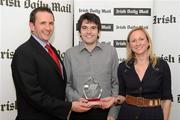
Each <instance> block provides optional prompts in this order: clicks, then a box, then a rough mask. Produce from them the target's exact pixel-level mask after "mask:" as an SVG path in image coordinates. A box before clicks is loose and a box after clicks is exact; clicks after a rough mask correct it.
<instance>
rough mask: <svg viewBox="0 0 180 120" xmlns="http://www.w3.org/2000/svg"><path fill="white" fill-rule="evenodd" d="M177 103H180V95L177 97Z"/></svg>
mask: <svg viewBox="0 0 180 120" xmlns="http://www.w3.org/2000/svg"><path fill="white" fill-rule="evenodd" d="M177 103H180V94H179V95H177Z"/></svg>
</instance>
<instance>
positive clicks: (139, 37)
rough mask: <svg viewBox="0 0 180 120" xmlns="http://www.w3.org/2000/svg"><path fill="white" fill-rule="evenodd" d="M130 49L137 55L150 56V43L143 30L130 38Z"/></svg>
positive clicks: (137, 31) (135, 32)
mask: <svg viewBox="0 0 180 120" xmlns="http://www.w3.org/2000/svg"><path fill="white" fill-rule="evenodd" d="M129 48H130V49H131V50H132V52H133V53H134V54H135V56H137V55H143V54H148V48H149V41H148V39H147V37H146V35H145V33H144V32H143V31H142V30H136V31H134V32H132V33H131V35H130V37H129Z"/></svg>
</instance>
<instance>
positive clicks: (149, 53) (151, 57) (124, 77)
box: [118, 27, 172, 120]
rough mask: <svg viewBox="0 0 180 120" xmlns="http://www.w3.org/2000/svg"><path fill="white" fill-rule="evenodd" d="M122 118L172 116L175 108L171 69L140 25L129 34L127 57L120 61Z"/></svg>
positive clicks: (160, 119) (163, 119)
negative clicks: (153, 48)
mask: <svg viewBox="0 0 180 120" xmlns="http://www.w3.org/2000/svg"><path fill="white" fill-rule="evenodd" d="M118 79H119V97H120V98H121V102H120V103H122V102H123V100H125V102H123V104H122V105H121V109H120V111H119V116H118V120H134V119H141V120H147V119H148V120H168V119H169V114H170V108H171V101H172V93H171V72H170V68H169V66H168V64H167V62H166V61H164V60H163V59H160V58H157V57H156V56H155V54H154V53H153V50H152V41H151V38H150V36H149V34H148V32H147V31H146V30H145V29H144V28H142V27H137V28H134V29H133V30H131V31H130V32H129V34H128V38H127V59H126V61H124V62H122V63H120V64H119V68H118Z"/></svg>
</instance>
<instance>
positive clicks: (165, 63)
mask: <svg viewBox="0 0 180 120" xmlns="http://www.w3.org/2000/svg"><path fill="white" fill-rule="evenodd" d="M157 65H158V66H168V63H167V61H165V60H164V59H162V58H157Z"/></svg>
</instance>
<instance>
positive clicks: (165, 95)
mask: <svg viewBox="0 0 180 120" xmlns="http://www.w3.org/2000/svg"><path fill="white" fill-rule="evenodd" d="M162 63H163V64H162V65H163V85H162V97H161V99H162V102H161V106H162V109H163V115H164V120H169V116H170V110H171V101H172V100H173V98H172V92H171V71H170V68H169V65H168V64H167V62H165V61H162Z"/></svg>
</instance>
